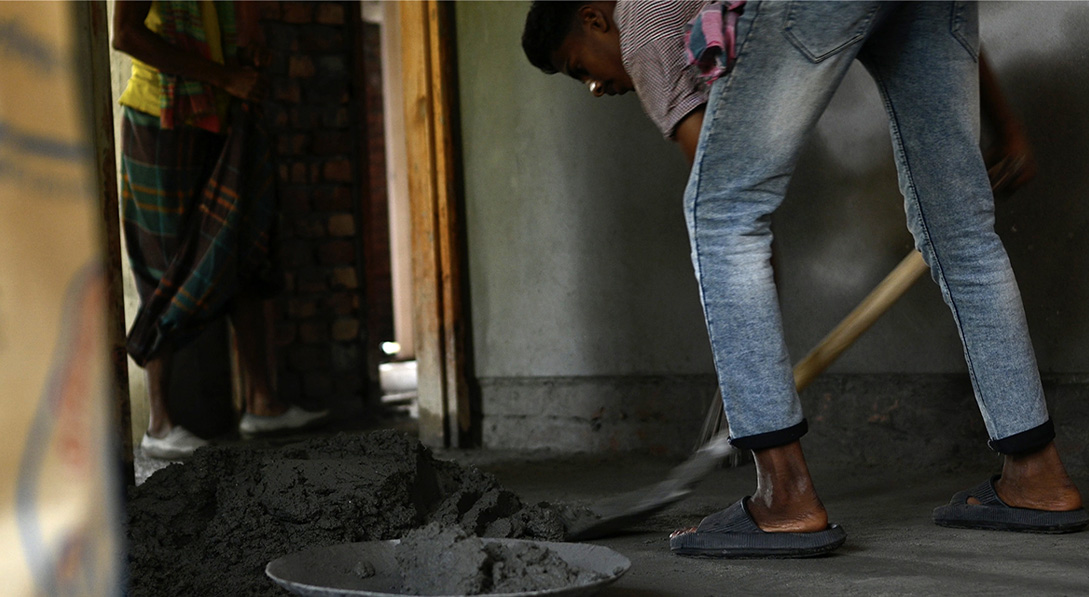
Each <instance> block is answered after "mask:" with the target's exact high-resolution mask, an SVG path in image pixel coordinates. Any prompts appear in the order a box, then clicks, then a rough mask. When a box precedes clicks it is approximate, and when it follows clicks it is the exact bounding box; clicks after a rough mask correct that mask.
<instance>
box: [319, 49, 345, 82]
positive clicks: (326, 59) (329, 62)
mask: <svg viewBox="0 0 1089 597" xmlns="http://www.w3.org/2000/svg"><path fill="white" fill-rule="evenodd" d="M318 71H320V72H321V74H323V75H326V76H330V77H342V76H344V75H345V74H346V73H347V72H348V60H347V57H345V56H343V55H340V54H332V55H329V56H322V57H320V58H318Z"/></svg>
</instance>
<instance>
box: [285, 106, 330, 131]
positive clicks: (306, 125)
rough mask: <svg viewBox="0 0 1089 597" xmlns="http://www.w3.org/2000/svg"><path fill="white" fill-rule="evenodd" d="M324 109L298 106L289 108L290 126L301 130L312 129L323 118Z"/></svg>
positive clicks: (318, 125) (317, 125) (318, 124)
mask: <svg viewBox="0 0 1089 597" xmlns="http://www.w3.org/2000/svg"><path fill="white" fill-rule="evenodd" d="M324 112H325V110H324V109H322V108H320V107H313V106H298V107H294V108H292V109H291V126H293V127H295V128H297V129H302V130H314V129H316V128H318V127H320V126H321V123H322V122H323V121H324V120H325V116H324Z"/></svg>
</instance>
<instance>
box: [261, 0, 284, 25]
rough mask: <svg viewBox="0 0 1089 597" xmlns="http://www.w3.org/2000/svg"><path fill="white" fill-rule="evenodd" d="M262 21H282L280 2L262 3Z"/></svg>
mask: <svg viewBox="0 0 1089 597" xmlns="http://www.w3.org/2000/svg"><path fill="white" fill-rule="evenodd" d="M261 5H262V6H261V8H262V11H261V15H260V18H261V19H266V20H276V21H278V20H280V18H281V17H280V14H281V13H280V3H279V2H262V3H261Z"/></svg>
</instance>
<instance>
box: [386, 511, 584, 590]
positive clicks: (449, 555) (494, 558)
mask: <svg viewBox="0 0 1089 597" xmlns="http://www.w3.org/2000/svg"><path fill="white" fill-rule="evenodd" d="M394 554H395V557H396V558H397V567H398V569H399V570H400V573H401V582H402V591H403V592H404V593H405V594H409V595H486V594H489V593H521V592H530V591H545V590H549V589H560V588H565V587H571V586H578V585H587V584H590V583H592V582H594V581H597V580H601V579H603V578H604V576H602V575H601V574H598V573H597V572H594V571H592V570H586V569H583V568H579V567H576V566H572V565H570V564H568V563H567V562H566V561H564V560H563V558H561V557H560V556H559V554H557V553H556V552H554V551H552V550H550V549H547V548H545V547H543V546H541V545H537V544H532V543H529V544H522V543H520V544H512V545H502V544H496V543H492V544H487V543H485V542H484V541H483V540H482V539H480V538H479V537H471V536H467V535H466V534H465V532H464V531H462V530H461V529H460V528H458V527H443V526H441V525H439V524H435V523H432V524H429V525H427V526H425V527H423V528H421V529H417V530H414V531H410V532H409V533H408V535H406V536H405V537H403V538H402V539H401V542H400V543H399V544H398V545H397V547H396V548H395V550H394ZM436 570H441V571H442V574H435V571H436Z"/></svg>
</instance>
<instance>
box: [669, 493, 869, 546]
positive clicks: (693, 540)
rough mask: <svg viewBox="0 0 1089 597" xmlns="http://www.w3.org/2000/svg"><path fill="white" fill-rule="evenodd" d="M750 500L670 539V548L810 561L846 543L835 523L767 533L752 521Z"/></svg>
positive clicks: (844, 535)
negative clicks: (804, 530)
mask: <svg viewBox="0 0 1089 597" xmlns="http://www.w3.org/2000/svg"><path fill="white" fill-rule="evenodd" d="M748 499H749V498H747V497H746V498H743V499H741V500H738V501H737V502H735V503H734V504H733V505H732V506H730V507H729V508H726V509H725V510H722V511H720V512H716V513H714V514H712V515H710V516H708V517H707V518H704V519H703V520H702V521H700V524H699V526H698V527H696V530H694V531H688V532H683V533H678V534H675V535H674V536H672V537H670V538H669V549H671V550H672V551H673V553H675V554H677V555H680V556H689V557H698V558H807V557H812V556H819V555H821V554H825V553H828V552H830V551H832V550H834V549H836V548H837V547H839V546H840V545H843V542H844V541H846V540H847V533H846V532H845V531H844V530H843V529H842V528H841V527H840V526H839V525H835V524H831V525H828V528H827V529H825V530H823V531H816V532H812V533H768V532H766V531H763V530H761V529H760V527H759V526H757V525H756V522H755V521H753V519H752V515H751V514H749V510H748V508H747V507H746V506H745V504H746V502H747V501H748Z"/></svg>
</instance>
